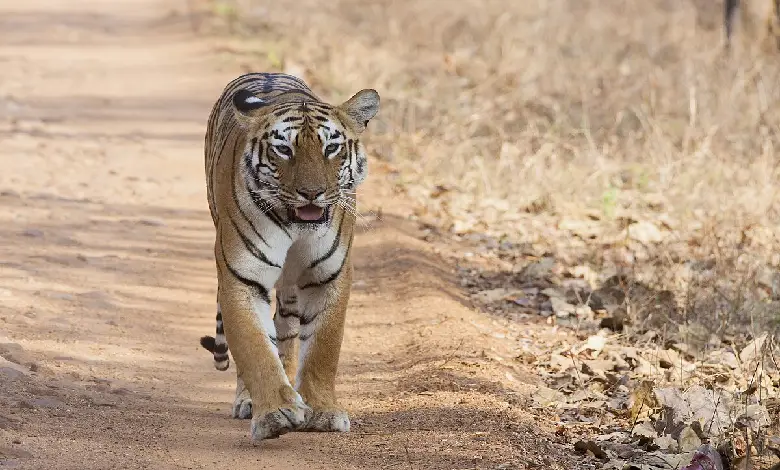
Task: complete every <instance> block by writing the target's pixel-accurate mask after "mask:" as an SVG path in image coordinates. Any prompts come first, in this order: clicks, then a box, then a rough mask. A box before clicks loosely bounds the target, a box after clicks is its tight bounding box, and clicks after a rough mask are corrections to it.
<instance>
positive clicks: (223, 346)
mask: <svg viewBox="0 0 780 470" xmlns="http://www.w3.org/2000/svg"><path fill="white" fill-rule="evenodd" d="M227 352H228V345H227V343H220V344H217V345H215V346H214V355H215V356H216V355H217V354H227Z"/></svg>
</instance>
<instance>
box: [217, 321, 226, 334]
mask: <svg viewBox="0 0 780 470" xmlns="http://www.w3.org/2000/svg"><path fill="white" fill-rule="evenodd" d="M217 334H218V335H224V334H225V328H224V327H223V326H222V322H220V323H217Z"/></svg>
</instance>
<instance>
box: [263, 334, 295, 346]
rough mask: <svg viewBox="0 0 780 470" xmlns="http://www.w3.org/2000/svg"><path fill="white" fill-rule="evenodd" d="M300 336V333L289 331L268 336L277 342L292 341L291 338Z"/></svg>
mask: <svg viewBox="0 0 780 470" xmlns="http://www.w3.org/2000/svg"><path fill="white" fill-rule="evenodd" d="M297 337H298V333H287V334H286V335H285V336H271V335H268V338H270V339H271V341H273V342H274V344H276V343H284V342H285V341H290V340H291V339H295V338H297Z"/></svg>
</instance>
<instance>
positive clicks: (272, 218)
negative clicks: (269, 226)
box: [263, 209, 292, 239]
mask: <svg viewBox="0 0 780 470" xmlns="http://www.w3.org/2000/svg"><path fill="white" fill-rule="evenodd" d="M263 215H265V216H266V217H267V218H268V219H269V220H270V221H271V222H273V223H274V225H276V226H277V227H279V229H281V230H282V231H283V232H284V234H285V235H287V238H290V239H292V236H291V235H290V232H288V231H287V229H286V228H285V227H284V222H282V220H281V219H280V218H279V216H278V215H277V214H276V212H275V211H274V210H273V209H271V210H270V211H268V212H264V213H263Z"/></svg>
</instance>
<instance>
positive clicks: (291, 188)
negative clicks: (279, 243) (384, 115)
mask: <svg viewBox="0 0 780 470" xmlns="http://www.w3.org/2000/svg"><path fill="white" fill-rule="evenodd" d="M286 95H289V96H286ZM233 105H234V107H235V112H236V116H237V117H238V120H239V123H240V125H241V126H243V127H244V128H245V129H246V131H247V141H246V142H247V143H246V146H245V148H244V152H243V167H242V173H243V174H244V178H245V180H246V184H247V187H248V188H249V191H250V194H251V195H252V198H253V200H254V201H255V203H256V204H257V205H258V207H259V208H260V209H261V210H262V211H264V212H265V211H269V210H272V209H282V210H286V212H287V215H288V218H289V220H290V221H292V222H295V223H302V224H319V223H326V222H328V221H329V220H330V216H331V212H332V208H333V207H334V206H335V205H342V206H343V207H344V208H346V209H349V208H350V207H352V206H353V205H354V203H353V202H351V201H352V200H354V197H353V196H354V191H355V189H356V188H357V186H358V185H359V184H360V183H362V182H363V180H365V178H366V175H367V173H368V165H367V162H366V156H365V152H364V150H363V146H362V144H361V143H360V141H359V139H358V137H359V135H360V134H361V133H362V132H363V131H364V130H365V128H366V126H367V125H368V122H369V120H371V119H372V118H373V117H374V116H375V115H376V113H377V112H378V111H379V95H378V94H377V92H376V91H374V90H362V91H360V92H358V93H357V94H355V95H354V96H353V97H352V98H350V99H349V100H348V101H346V102H345V103H344V104H342V105H340V106H331V105H329V104H326V103H322V102H317V101H311V100H309V101H305V100H302V99H301V96H300V95H297V94H296V93H294V92H290V93H287V94H283V95H280V96H278V97H274V98H273V101H272V102H270V103H269V102H267V101H266V100H265V99H263V98H262V97H258V96H255V95H254V94H253V93H251V92H250V91H248V90H240V91H238V92H237V93H236V94H235V95H234V98H233ZM353 210H354V209H353Z"/></svg>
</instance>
